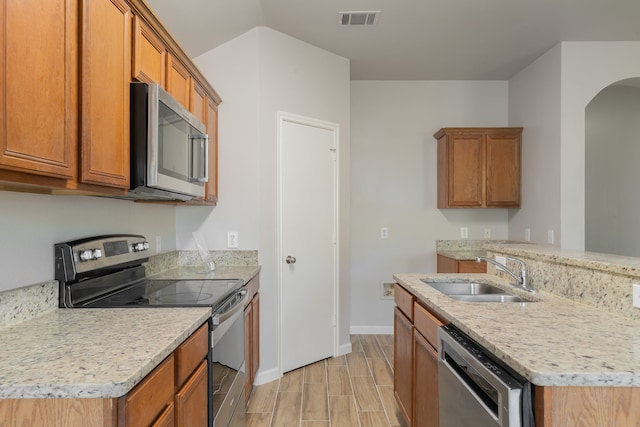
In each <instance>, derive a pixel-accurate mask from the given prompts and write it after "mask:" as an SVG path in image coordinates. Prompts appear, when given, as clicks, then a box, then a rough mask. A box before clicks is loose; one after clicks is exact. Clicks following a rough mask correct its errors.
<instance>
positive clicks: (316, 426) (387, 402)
mask: <svg viewBox="0 0 640 427" xmlns="http://www.w3.org/2000/svg"><path fill="white" fill-rule="evenodd" d="M351 344H352V348H353V351H352V352H351V353H350V354H347V355H345V356H340V357H337V358H331V359H326V360H322V361H320V362H317V363H314V364H312V365H309V366H305V367H303V368H300V369H296V370H295V371H291V372H288V373H286V374H285V375H284V376H283V377H282V378H281V379H279V380H277V381H273V382H270V383H268V384H263V385H260V386H256V387H255V389H254V390H253V393H252V395H251V399H250V401H249V405H248V408H247V427H290V426H291V427H378V426H380V427H389V426H403V427H406V424H405V423H404V421H403V419H402V415H401V414H400V412H399V410H398V407H397V404H396V402H395V399H394V397H393V335H352V336H351Z"/></svg>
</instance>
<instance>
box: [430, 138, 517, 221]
mask: <svg viewBox="0 0 640 427" xmlns="http://www.w3.org/2000/svg"><path fill="white" fill-rule="evenodd" d="M434 137H435V138H436V139H437V140H438V208H439V209H442V208H515V207H519V206H520V165H521V159H520V153H521V140H522V128H442V129H440V130H439V131H438V132H436V133H435V134H434Z"/></svg>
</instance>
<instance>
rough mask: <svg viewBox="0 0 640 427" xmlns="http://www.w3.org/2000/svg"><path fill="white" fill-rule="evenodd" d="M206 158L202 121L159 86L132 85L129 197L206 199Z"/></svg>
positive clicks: (207, 144)
mask: <svg viewBox="0 0 640 427" xmlns="http://www.w3.org/2000/svg"><path fill="white" fill-rule="evenodd" d="M208 158H209V138H208V136H207V134H206V127H205V125H204V124H203V123H202V122H201V121H200V120H198V119H197V118H196V117H195V116H194V115H193V114H191V113H190V112H189V111H188V110H187V109H186V108H184V107H183V106H182V105H181V104H180V103H179V102H178V101H176V100H175V99H174V98H173V97H172V96H171V95H170V94H169V93H168V92H166V91H165V90H164V89H162V88H161V87H160V86H159V85H157V84H147V83H131V188H130V190H129V197H130V198H138V199H150V200H190V199H192V198H195V197H204V194H205V183H206V182H207V181H208V180H209V167H208Z"/></svg>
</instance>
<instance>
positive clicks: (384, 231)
mask: <svg viewBox="0 0 640 427" xmlns="http://www.w3.org/2000/svg"><path fill="white" fill-rule="evenodd" d="M380 238H381V239H388V238H389V229H388V228H387V227H382V228H381V229H380Z"/></svg>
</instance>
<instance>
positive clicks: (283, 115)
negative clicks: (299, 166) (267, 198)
mask: <svg viewBox="0 0 640 427" xmlns="http://www.w3.org/2000/svg"><path fill="white" fill-rule="evenodd" d="M285 122H289V123H295V124H300V125H304V126H312V127H316V128H319V129H325V130H329V131H331V132H332V133H333V147H334V149H333V150H334V153H335V157H334V159H335V163H334V166H333V186H334V191H333V197H334V204H333V206H334V211H333V221H334V236H333V244H334V248H335V249H334V251H333V266H334V268H333V356H334V357H335V356H337V355H338V350H339V341H340V298H339V295H340V285H339V280H338V278H339V272H340V245H339V242H340V221H339V212H340V204H339V202H340V186H339V182H340V172H339V171H340V150H339V147H340V144H339V143H340V138H339V135H340V132H339V130H340V125H338V124H337V123H332V122H327V121H323V120H318V119H314V118H311V117H305V116H301V115H298V114H292V113H287V112H284V111H278V112H277V125H276V128H277V137H276V262H277V266H276V283H277V285H276V292H277V298H276V300H277V313H278V371H279V372H278V373H279V376H280V377H282V375H283V372H282V370H283V367H282V362H283V350H284V349H283V341H284V340H283V320H282V269H283V268H284V263H283V259H284V256H285V255H284V253H283V249H282V229H283V227H282V145H283V132H282V127H283V125H284V123H285Z"/></svg>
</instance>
